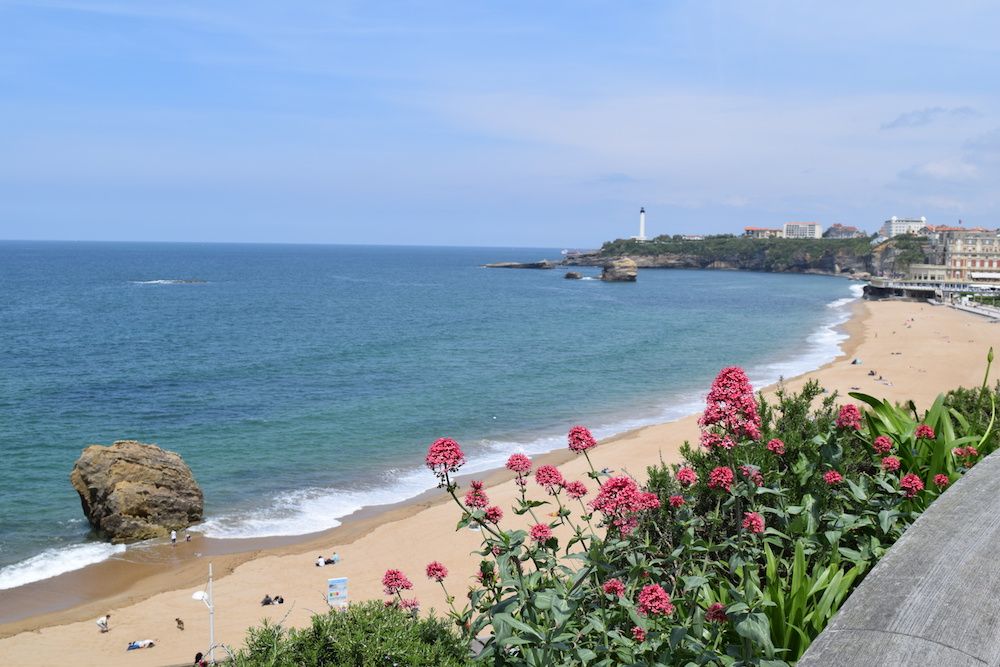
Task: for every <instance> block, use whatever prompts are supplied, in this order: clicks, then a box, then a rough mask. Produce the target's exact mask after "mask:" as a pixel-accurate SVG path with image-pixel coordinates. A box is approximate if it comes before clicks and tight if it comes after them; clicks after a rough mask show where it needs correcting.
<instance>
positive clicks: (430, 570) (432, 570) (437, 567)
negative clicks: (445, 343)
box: [427, 560, 448, 582]
mask: <svg viewBox="0 0 1000 667" xmlns="http://www.w3.org/2000/svg"><path fill="white" fill-rule="evenodd" d="M447 576H448V568H446V567H445V566H444V565H442V564H441V563H439V562H438V561H436V560H433V561H431V562H430V563H428V564H427V578H428V579H430V580H431V581H437V582H442V581H444V578H445V577H447Z"/></svg>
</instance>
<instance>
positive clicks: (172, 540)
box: [170, 530, 177, 546]
mask: <svg viewBox="0 0 1000 667" xmlns="http://www.w3.org/2000/svg"><path fill="white" fill-rule="evenodd" d="M170 543H171V544H173V545H175V546H176V545H177V531H176V530H171V531H170Z"/></svg>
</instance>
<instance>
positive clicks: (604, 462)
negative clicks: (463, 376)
mask: <svg viewBox="0 0 1000 667" xmlns="http://www.w3.org/2000/svg"><path fill="white" fill-rule="evenodd" d="M911 318H912V321H911ZM844 328H845V330H846V331H847V333H848V334H849V339H848V340H847V341H846V342H845V344H844V346H843V348H844V352H843V354H842V355H841V356H840V357H838V359H837V360H835V361H834V362H832V363H830V364H827V365H826V366H824V367H823V368H821V369H818V370H816V371H813V372H810V373H806V374H804V375H802V376H799V377H797V378H795V379H793V380H789V381H787V382H786V386H787V387H788V388H790V389H792V390H794V389H797V388H798V387H800V386H801V385H802V384H803V383H804V382H805V381H806V380H808V379H813V378H814V379H817V380H819V381H820V382H821V384H822V385H823V386H824V387H826V388H827V389H829V390H830V391H833V390H837V391H839V392H840V393H841V394H842V395H843V396H844V398H845V400H849V399H847V397H846V393H847V392H848V391H850V390H851V388H852V387H858V388H859V389H860V390H861V391H864V392H866V393H871V394H874V395H877V396H884V397H887V398H890V399H892V400H898V401H902V400H909V399H912V400H914V401H915V402H916V404H917V406H918V408H921V409H924V408H926V407H928V406H929V405H930V403H931V402H932V401H933V399H934V397H935V396H936V395H937V394H938V393H940V392H942V391H946V390H948V389H950V388H953V387H957V386H963V385H964V386H975V385H978V384H979V383H980V382H981V381H982V373H983V370H984V368H985V358H986V351H987V348H988V347H989V346H990V345H994V346H996V347H1000V345H997V344H998V343H1000V325H996V324H993V323H991V322H990V321H988V320H985V319H983V318H979V317H976V316H974V315H970V314H966V313H961V312H958V311H955V310H952V309H949V308H945V307H934V306H929V305H924V304H918V303H905V302H874V303H871V302H859V303H858V304H856V306H855V309H854V314H853V316H852V318H851V320H850V321H849V322H847V323H846V324H845V325H844ZM854 358H859V359H861V360H862V364H860V365H852V364H851V360H852V359H854ZM720 365H721V364H720ZM872 369H874V370H875V371H876V376H874V377H871V376H868V375H867V373H868V371H869V370H872ZM879 375H881V376H882V377H883V378H884V380H883V381H882V382H879V381H878V379H877V378H878V376H879ZM707 389H708V387H706V388H705V390H706V391H707ZM769 390H773V387H772V388H769ZM696 419H697V418H696V416H690V417H686V418H684V419H680V420H678V421H674V422H670V423H667V424H657V425H654V426H648V427H644V428H640V429H636V430H633V431H629V432H627V433H623V434H621V435H618V436H616V437H613V438H609V439H607V440H605V441H603V442H602V443H601V445H600V446H599V447H598V448H596V449H595V450H593V451H592V452H591V458H592V459H593V461H594V464H595V465H596V466H597V467H599V468H600V467H608V468H612V469H614V470H616V471H618V472H621V471H627V472H628V473H630V474H632V475H634V476H636V477H638V478H640V479H641V478H643V477H644V476H645V470H646V467H647V466H649V465H655V464H657V463H659V461H660V460H663V461H667V462H672V461H676V460H677V458H678V454H677V450H678V448H679V447H680V445H681V444H682V443H683V442H684V441H685V440H691V441H694V440H696V438H697V435H698V430H697V424H696ZM535 461H536V463H542V462H544V463H553V464H556V465H559V466H560V468H561V469H562V471H563V474H564V475H565V476H566V477H567V478H569V479H585V471H586V462H585V461H584V460H583V459H582V457H575V456H574V455H573V454H572V453H571V452H569V451H568V450H566V451H558V452H553V453H551V454H548V455H545V456H542V457H536V459H535ZM428 477H429V479H430V473H429V472H428ZM478 477H484V478H485V479H486V481H487V485H488V486H489V487H490V488H489V489H488V494H489V496H490V498H491V499H492V500H493V502H494V503H495V504H498V505H499V506H500V507H502V508H503V509H504V510H505V512H506V513H507V516H506V517H505V519H504V522H503V524H504V525H506V526H512V525H515V524H514V519H515V518H517V517H514V516H513V513H512V512H510V511H509V507H510V506H511V505H512V503H513V500H514V497H515V492H516V491H515V486H514V484H513V483H512V482H511V479H512V476H511V475H510V474H509V473H507V472H506V471H502V470H501V471H495V472H494V473H492V474H487V475H478ZM591 486H593V485H592V483H591ZM450 503H451V501H450V499H449V498H447V497H446V496H445V494H444V493H443V492H442V491H431V492H428V493H426V494H423V495H421V496H419V497H418V498H416V499H412V500H410V501H408V502H406V503H401V504H399V505H394V506H391V507H382V508H369V509H367V510H363V511H361V512H359V513H357V514H356V515H353V516H351V517H349V518H348V519H346V520H345V521H344V523H343V525H341V526H339V527H337V528H334V529H332V530H329V531H324V532H322V533H317V534H315V535H312V536H305V537H298V538H280V539H279V538H276V539H272V540H210V539H205V538H200V537H195V538H194V539H193V540H192V541H191V542H190V543H184V542H181V543H180V544H178V545H177V546H176V547H171V546H170V545H163V546H158V547H154V548H151V549H148V550H145V552H144V553H142V554H141V556H132V555H131V554H132V552H129V554H130V558H128V559H125V560H120V559H115V560H110V561H106V562H104V563H100V564H98V565H95V566H91V567H87V568H84V569H82V570H79V571H76V572H72V573H67V574H65V575H62V576H60V577H56V578H53V579H50V580H46V581H42V582H36V583H34V584H30V585H28V586H24V587H21V588H18V589H13V590H9V591H3V592H2V593H0V596H2V598H3V600H4V603H5V604H3V605H0V606H2V608H3V609H4V611H3V612H0V614H2V615H0V623H3V624H2V625H0V636H2V637H4V638H3V639H0V656H3V658H2V662H3V664H7V665H47V664H66V658H67V656H69V655H71V656H72V660H71V662H72V664H79V665H119V664H121V665H165V664H187V663H190V661H191V660H192V658H193V656H194V654H195V652H196V651H199V650H205V648H206V647H207V645H208V614H207V610H206V609H205V607H204V606H203V605H202V604H201V603H199V602H196V601H194V600H192V599H191V593H192V592H193V591H195V590H199V589H200V588H201V587H203V585H204V581H205V577H206V574H207V566H208V562H209V561H211V562H212V564H213V566H214V570H215V576H216V582H215V597H216V615H215V619H216V639H217V641H218V642H220V643H225V644H229V645H232V646H239V645H241V644H242V641H243V635H244V632H245V630H246V628H247V627H248V626H251V625H254V624H257V623H259V622H260V620H261V619H263V618H270V619H272V620H276V621H280V620H284V622H286V623H288V624H292V625H299V626H301V625H305V624H306V623H308V620H309V616H310V615H311V614H312V613H314V612H320V611H323V610H325V609H326V603H325V588H326V579H327V578H328V577H339V576H346V577H349V580H350V594H351V598H352V599H354V600H361V599H371V598H381V597H382V591H381V583H380V579H381V576H382V573H383V572H384V571H385V569H387V568H389V567H397V568H400V569H402V570H403V571H404V572H406V573H407V574H408V575H409V577H410V579H411V580H412V581H413V582H414V586H415V587H414V591H413V594H414V596H415V597H417V598H419V599H420V600H421V602H422V607H423V609H425V610H426V609H430V608H432V607H433V608H436V609H438V610H441V609H443V608H444V606H445V603H444V596H443V594H442V593H441V590H440V588H439V587H438V586H437V584H431V583H430V582H428V581H427V579H426V578H425V577H424V576H423V570H424V567H425V565H426V564H427V563H428V562H429V561H431V560H440V561H442V562H443V563H444V564H445V565H446V566H447V567H448V568H449V570H450V571H451V574H450V575H449V578H448V580H447V582H446V583H447V584H448V585H449V587H450V591H451V592H452V593H453V594H456V595H457V596H458V597H459V598H461V597H463V595H462V594H463V593H464V591H465V589H466V587H467V586H468V584H469V583H470V582H471V576H472V573H473V572H474V568H475V565H476V563H477V562H478V560H477V558H476V557H475V556H473V555H470V552H471V551H472V550H473V549H476V548H477V547H478V546H479V534H478V533H476V532H473V531H470V530H462V531H459V532H455V530H454V527H455V522H456V521H457V520H458V518H459V512H458V509H457V508H456V507H455V506H454V505H453V504H450ZM333 551H337V552H338V553H339V554H340V556H341V558H342V561H341V563H340V564H338V565H335V566H328V567H325V568H317V567H315V565H314V564H313V562H314V560H315V558H316V556H317V555H318V554H323V555H325V556H328V555H329V554H330V553H331V552H333ZM197 554H200V555H197ZM265 593H269V594H271V595H274V594H281V595H282V596H284V598H285V600H286V603H285V604H284V605H282V606H276V607H261V606H260V604H259V601H260V599H261V598H262V597H263V596H264V594H265ZM12 610H13V611H12ZM107 612H110V613H111V614H112V619H111V631H110V632H108V633H106V634H100V633H98V631H97V627H96V626H95V625H94V620H93V619H96V618H97V617H98V616H100V615H102V614H104V613H107ZM25 613H27V614H30V615H29V616H28V617H27V618H25V617H24V616H25ZM19 615H20V616H19ZM178 617H179V618H182V619H183V620H184V622H185V630H183V631H181V630H178V629H177V627H176V623H175V621H174V619H175V618H178ZM139 639H153V640H158V641H157V645H156V646H155V647H154V648H152V649H146V650H139V651H130V652H126V651H125V647H126V645H127V644H128V642H129V641H133V640H139Z"/></svg>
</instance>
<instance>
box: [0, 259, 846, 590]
mask: <svg viewBox="0 0 1000 667" xmlns="http://www.w3.org/2000/svg"><path fill="white" fill-rule="evenodd" d="M558 255H559V250H558V249H551V248H549V249H545V248H440V247H389V246H320V245H316V246H309V245H242V244H164V243H157V244H153V243H75V242H0V289H2V298H0V360H2V369H3V373H2V374H0V457H2V461H3V465H2V466H0V589H5V588H11V587H14V586H19V585H22V584H25V583H28V582H31V581H36V580H39V579H44V578H47V577H51V576H54V575H57V574H60V573H62V572H65V571H69V570H71V569H75V568H78V567H82V566H84V565H87V564H89V563H93V562H97V561H99V560H102V559H105V558H108V557H109V556H112V555H113V554H114V553H116V552H120V551H122V550H124V549H125V547H123V546H112V545H109V544H106V543H103V542H100V541H96V540H95V539H94V538H93V536H92V535H91V534H90V531H89V527H88V525H87V523H86V521H85V519H84V518H83V514H82V511H81V509H80V503H79V499H78V497H77V495H76V492H75V491H74V490H73V488H72V487H71V486H70V483H69V478H68V477H69V473H70V471H71V470H72V467H73V463H74V461H75V460H76V458H77V457H78V456H79V454H80V451H81V450H82V449H83V448H84V447H86V446H87V445H90V444H94V443H100V444H110V443H111V442H113V441H114V440H120V439H136V440H140V441H143V442H151V443H156V444H158V445H160V446H161V447H163V448H165V449H169V450H173V451H176V452H179V453H180V454H181V455H182V456H183V457H184V459H185V461H187V463H188V464H189V465H190V466H191V468H192V470H193V472H194V475H195V477H196V479H197V480H198V482H199V483H200V484H201V486H202V488H203V490H204V492H205V511H206V521H205V522H204V524H202V525H200V526H199V527H197V528H196V529H197V530H200V531H202V532H204V533H205V534H207V535H208V536H210V537H220V538H226V537H230V538H238V537H262V536H271V535H298V534H305V533H311V532H316V531H319V530H323V529H327V528H330V527H334V526H336V525H338V520H339V519H340V518H342V517H344V516H346V515H347V514H350V513H351V512H353V511H355V510H357V509H359V508H361V507H365V506H372V505H380V504H387V503H392V502H397V501H400V500H404V499H406V498H409V497H412V496H414V495H416V494H418V493H420V492H422V491H424V490H426V489H428V488H431V487H433V486H434V483H435V479H434V478H433V476H431V475H430V474H429V473H428V472H427V471H426V470H425V469H424V468H423V466H422V462H423V456H424V454H425V452H426V448H427V445H428V444H429V443H430V442H432V441H433V440H434V439H436V438H438V437H441V436H448V437H453V438H455V439H457V440H458V441H459V442H460V443H462V445H463V448H464V449H465V451H466V453H467V454H468V456H469V459H470V462H469V464H468V465H467V466H466V467H465V468H464V469H463V472H473V471H476V470H486V469H489V468H493V467H497V466H500V465H502V464H503V462H504V461H505V460H506V458H507V456H508V455H509V454H510V453H512V452H513V451H523V452H528V453H538V452H543V451H549V450H552V449H557V448H560V447H563V446H564V444H565V440H564V438H565V433H566V431H567V430H568V428H569V427H570V426H572V425H574V424H577V423H580V424H584V425H587V426H589V427H590V428H591V429H592V430H593V431H594V432H595V434H597V435H598V436H608V435H611V434H613V433H618V432H621V431H624V430H627V429H630V428H634V427H637V426H640V425H643V424H649V423H655V422H661V421H666V420H670V419H673V418H677V417H681V416H683V415H686V414H690V413H692V412H695V411H697V410H698V409H699V408H700V406H701V404H702V400H703V397H704V394H705V392H706V391H707V389H708V385H709V383H710V382H711V380H712V378H713V377H714V375H715V373H716V372H717V371H718V370H719V369H720V368H722V367H723V366H727V365H731V364H739V365H742V366H744V367H745V368H747V370H748V372H749V373H750V376H751V378H752V380H754V382H755V386H763V385H764V384H767V383H770V382H773V381H775V380H776V379H778V378H779V377H780V376H786V377H789V376H792V375H795V374H798V373H800V372H803V371H805V370H808V369H811V368H815V367H817V366H819V365H822V364H823V363H825V362H827V361H830V360H831V359H833V358H834V357H835V356H836V354H837V352H838V345H839V343H840V342H841V340H842V339H843V335H842V334H840V333H838V332H837V330H836V326H837V325H838V324H839V323H842V322H843V321H845V320H846V319H847V317H848V315H849V312H848V306H849V303H850V302H851V301H852V300H853V299H855V298H857V297H858V296H859V294H860V287H859V285H857V284H855V283H850V282H849V281H846V280H842V279H837V278H830V277H825V276H812V275H787V274H766V273H745V272H728V271H687V270H642V271H641V272H640V274H639V279H638V282H636V283H634V284H621V283H602V282H600V281H598V280H595V279H593V278H594V277H596V276H597V275H598V273H599V270H598V269H587V268H584V269H582V271H583V272H584V273H585V275H586V276H587V277H588V279H584V280H580V281H571V280H565V279H563V273H564V271H561V270H558V269H557V270H550V271H543V270H506V269H484V268H481V267H480V265H481V264H483V263H486V262H495V261H533V260H538V259H541V258H557V257H558ZM130 548H133V547H130ZM139 548H141V547H139Z"/></svg>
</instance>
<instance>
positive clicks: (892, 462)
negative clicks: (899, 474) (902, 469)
mask: <svg viewBox="0 0 1000 667" xmlns="http://www.w3.org/2000/svg"><path fill="white" fill-rule="evenodd" d="M900 465H901V464H900V462H899V459H897V458H896V457H895V456H887V457H885V458H884V459H882V470H887V471H888V472H896V471H897V470H899V466H900Z"/></svg>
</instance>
